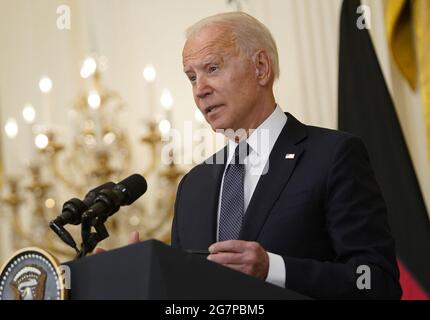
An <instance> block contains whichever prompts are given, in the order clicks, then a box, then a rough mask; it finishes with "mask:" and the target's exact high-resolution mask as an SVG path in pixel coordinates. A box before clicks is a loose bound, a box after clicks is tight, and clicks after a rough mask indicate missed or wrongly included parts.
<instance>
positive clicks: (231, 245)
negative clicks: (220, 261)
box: [209, 240, 247, 253]
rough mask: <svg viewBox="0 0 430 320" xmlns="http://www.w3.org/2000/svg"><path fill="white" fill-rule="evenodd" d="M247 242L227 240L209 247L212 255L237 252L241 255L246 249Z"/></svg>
mask: <svg viewBox="0 0 430 320" xmlns="http://www.w3.org/2000/svg"><path fill="white" fill-rule="evenodd" d="M246 243H247V241H243V240H227V241H221V242H216V243H214V244H212V245H211V246H210V247H209V252H210V253H218V252H236V253H241V252H243V251H245V249H246Z"/></svg>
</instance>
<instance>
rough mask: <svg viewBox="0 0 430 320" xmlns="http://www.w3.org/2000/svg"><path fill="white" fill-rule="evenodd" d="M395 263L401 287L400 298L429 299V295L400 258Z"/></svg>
mask: <svg viewBox="0 0 430 320" xmlns="http://www.w3.org/2000/svg"><path fill="white" fill-rule="evenodd" d="M397 264H398V265H399V269H400V285H401V286H402V289H403V295H402V300H430V297H429V296H428V295H427V294H426V292H425V291H424V290H423V289H422V288H421V286H420V285H419V283H418V282H417V281H416V280H415V279H414V277H413V276H412V275H411V273H410V272H409V271H408V270H407V269H406V267H405V266H404V265H403V264H402V263H401V261H400V260H397Z"/></svg>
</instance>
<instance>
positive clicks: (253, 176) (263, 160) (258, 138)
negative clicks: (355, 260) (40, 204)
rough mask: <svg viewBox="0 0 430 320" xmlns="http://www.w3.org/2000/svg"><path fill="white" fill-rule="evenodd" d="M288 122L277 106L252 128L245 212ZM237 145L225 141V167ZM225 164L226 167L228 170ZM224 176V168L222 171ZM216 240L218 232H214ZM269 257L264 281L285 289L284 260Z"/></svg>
mask: <svg viewBox="0 0 430 320" xmlns="http://www.w3.org/2000/svg"><path fill="white" fill-rule="evenodd" d="M286 122H287V116H286V115H285V113H284V112H283V111H282V109H281V108H280V107H279V106H278V105H276V108H275V110H274V111H273V112H272V114H271V115H270V116H269V117H268V118H267V119H266V120H264V122H263V123H262V124H261V125H260V126H259V127H258V128H257V129H255V130H254V131H253V132H252V133H251V135H250V136H249V137H248V139H247V140H246V141H247V142H248V145H249V146H250V152H249V155H248V157H247V158H246V160H245V177H244V200H245V203H244V210H245V212H246V209H247V208H248V205H249V202H250V201H251V198H252V195H253V193H254V190H255V187H256V186H257V183H258V180H259V179H260V176H261V175H263V174H265V173H266V172H267V167H266V164H267V163H268V159H269V156H270V152H271V151H272V149H273V146H274V145H275V142H276V140H277V139H278V137H279V135H280V133H281V131H282V129H283V127H284V126H285V124H286ZM237 145H238V144H237V143H236V142H235V141H233V140H228V147H227V148H228V158H227V165H228V164H229V163H230V162H231V160H232V159H233V156H234V151H235V149H236V146H237ZM227 165H226V166H225V168H226V169H227ZM224 174H225V169H224ZM224 174H223V177H222V181H221V192H220V195H219V201H218V219H217V230H218V228H219V217H220V210H221V197H222V188H223V184H224ZM217 241H218V232H217ZM268 255H269V272H268V274H267V278H266V281H267V282H270V283H272V284H274V285H277V286H280V287H283V288H284V287H285V263H284V259H283V258H282V257H281V256H280V255H277V254H274V253H270V252H268Z"/></svg>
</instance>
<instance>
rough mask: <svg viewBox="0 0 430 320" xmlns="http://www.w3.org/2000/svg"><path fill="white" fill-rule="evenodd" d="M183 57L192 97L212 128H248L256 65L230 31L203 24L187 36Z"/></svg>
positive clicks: (254, 101) (254, 103)
mask: <svg viewBox="0 0 430 320" xmlns="http://www.w3.org/2000/svg"><path fill="white" fill-rule="evenodd" d="M182 59H183V65H184V72H185V73H186V75H187V77H188V78H189V79H190V82H191V84H192V88H193V95H194V101H195V102H196V105H197V106H198V108H199V109H200V111H201V112H202V113H203V115H204V116H205V118H206V121H207V122H208V123H209V124H210V125H211V127H212V129H213V130H217V129H233V130H238V129H250V126H252V118H253V112H254V111H255V110H256V108H258V104H259V100H258V99H259V85H258V82H257V77H256V68H255V65H254V63H253V62H252V60H251V59H250V58H248V57H245V56H244V55H243V54H240V53H239V50H238V49H237V48H236V46H235V44H234V42H233V40H232V38H231V34H230V32H228V31H226V29H225V28H224V29H223V28H221V27H219V26H212V27H206V28H204V29H203V30H201V31H200V32H198V33H197V34H196V35H194V36H192V37H191V38H189V39H188V40H187V42H186V43H185V46H184V49H183V52H182ZM254 113H255V112H254Z"/></svg>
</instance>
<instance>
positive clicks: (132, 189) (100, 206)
mask: <svg viewBox="0 0 430 320" xmlns="http://www.w3.org/2000/svg"><path fill="white" fill-rule="evenodd" d="M147 188H148V185H147V183H146V180H145V178H144V177H142V176H141V175H139V174H133V175H131V176H129V177H127V178H125V179H124V180H122V181H120V182H118V184H117V185H115V186H114V187H113V188H111V189H108V188H106V189H103V190H101V191H100V192H99V193H98V195H97V197H96V198H95V199H94V204H93V205H91V207H89V209H88V210H87V211H85V212H84V214H83V215H82V223H83V224H84V222H85V223H88V222H89V224H90V225H92V226H95V225H97V224H100V223H104V222H105V221H106V220H107V218H108V217H110V216H111V215H113V214H114V213H116V212H117V211H118V210H119V208H120V207H121V206H126V205H130V204H132V203H133V202H134V201H136V200H137V199H138V198H139V197H140V196H142V195H143V194H144V193H145V192H146V190H147Z"/></svg>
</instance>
